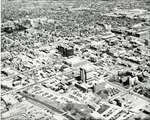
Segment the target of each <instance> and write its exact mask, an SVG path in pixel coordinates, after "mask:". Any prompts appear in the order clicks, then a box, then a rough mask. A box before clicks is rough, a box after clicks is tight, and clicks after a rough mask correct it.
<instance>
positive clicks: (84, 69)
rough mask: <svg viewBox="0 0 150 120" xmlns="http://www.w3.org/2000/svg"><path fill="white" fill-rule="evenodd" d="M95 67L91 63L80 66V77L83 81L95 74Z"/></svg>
mask: <svg viewBox="0 0 150 120" xmlns="http://www.w3.org/2000/svg"><path fill="white" fill-rule="evenodd" d="M95 68H96V67H95V66H94V65H92V64H87V65H84V66H81V67H80V77H81V80H82V81H83V82H84V83H86V82H88V81H89V79H91V78H93V77H94V76H95V74H96V72H95Z"/></svg>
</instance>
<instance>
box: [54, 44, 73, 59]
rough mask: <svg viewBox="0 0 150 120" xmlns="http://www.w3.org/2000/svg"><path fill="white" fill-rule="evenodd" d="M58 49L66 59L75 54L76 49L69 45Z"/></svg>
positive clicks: (60, 46)
mask: <svg viewBox="0 0 150 120" xmlns="http://www.w3.org/2000/svg"><path fill="white" fill-rule="evenodd" d="M57 49H58V51H59V52H60V53H61V54H62V56H64V57H69V56H72V55H73V54H74V48H73V47H72V46H69V45H67V44H63V45H59V46H58V48H57Z"/></svg>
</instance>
